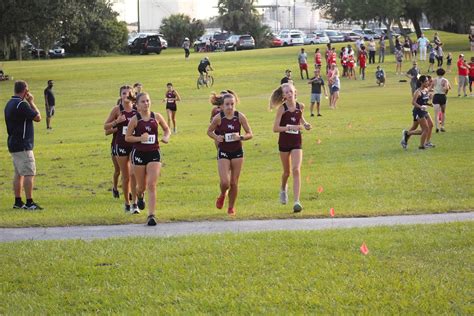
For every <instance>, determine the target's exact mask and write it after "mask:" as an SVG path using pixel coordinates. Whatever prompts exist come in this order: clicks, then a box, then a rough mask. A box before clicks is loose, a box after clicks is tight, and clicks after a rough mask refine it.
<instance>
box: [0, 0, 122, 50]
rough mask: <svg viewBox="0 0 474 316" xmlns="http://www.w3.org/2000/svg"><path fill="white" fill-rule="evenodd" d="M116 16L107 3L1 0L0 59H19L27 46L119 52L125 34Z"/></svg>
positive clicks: (86, 0)
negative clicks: (58, 46)
mask: <svg viewBox="0 0 474 316" xmlns="http://www.w3.org/2000/svg"><path fill="white" fill-rule="evenodd" d="M117 15H118V14H117V13H116V12H114V11H113V10H112V7H111V4H110V3H109V1H107V0H2V1H0V58H3V59H14V58H16V59H21V58H23V57H25V54H28V51H27V48H28V47H29V46H34V47H36V48H41V49H44V50H45V51H48V50H49V49H51V48H53V47H54V46H55V45H60V46H62V47H64V48H65V49H66V51H67V52H68V53H72V54H88V55H94V54H101V53H102V52H113V51H121V50H123V49H124V48H125V47H126V44H127V38H128V31H127V26H126V24H125V22H119V21H117Z"/></svg>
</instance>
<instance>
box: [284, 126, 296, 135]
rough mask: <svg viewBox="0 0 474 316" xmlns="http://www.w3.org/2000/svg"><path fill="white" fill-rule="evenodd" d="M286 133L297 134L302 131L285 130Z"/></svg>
mask: <svg viewBox="0 0 474 316" xmlns="http://www.w3.org/2000/svg"><path fill="white" fill-rule="evenodd" d="M286 126H289V125H286ZM285 133H287V134H296V135H297V134H299V133H300V131H298V130H296V131H295V130H288V131H285Z"/></svg>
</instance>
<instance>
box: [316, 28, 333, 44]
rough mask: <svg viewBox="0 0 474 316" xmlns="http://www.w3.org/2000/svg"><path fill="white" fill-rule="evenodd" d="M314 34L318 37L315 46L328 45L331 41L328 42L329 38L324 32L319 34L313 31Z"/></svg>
mask: <svg viewBox="0 0 474 316" xmlns="http://www.w3.org/2000/svg"><path fill="white" fill-rule="evenodd" d="M313 33H314V34H316V36H317V37H318V43H317V44H329V43H331V41H330V40H329V37H328V36H327V34H326V33H325V32H320V31H314V32H313Z"/></svg>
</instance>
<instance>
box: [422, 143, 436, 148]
mask: <svg viewBox="0 0 474 316" xmlns="http://www.w3.org/2000/svg"><path fill="white" fill-rule="evenodd" d="M425 147H426V148H435V147H436V145H435V144H433V143H432V142H429V143H426V144H425Z"/></svg>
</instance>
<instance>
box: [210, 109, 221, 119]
mask: <svg viewBox="0 0 474 316" xmlns="http://www.w3.org/2000/svg"><path fill="white" fill-rule="evenodd" d="M220 112H221V108H220V106H215V107H213V108H212V110H211V122H212V119H213V118H214V116H216V115H217V114H218V113H220Z"/></svg>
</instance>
